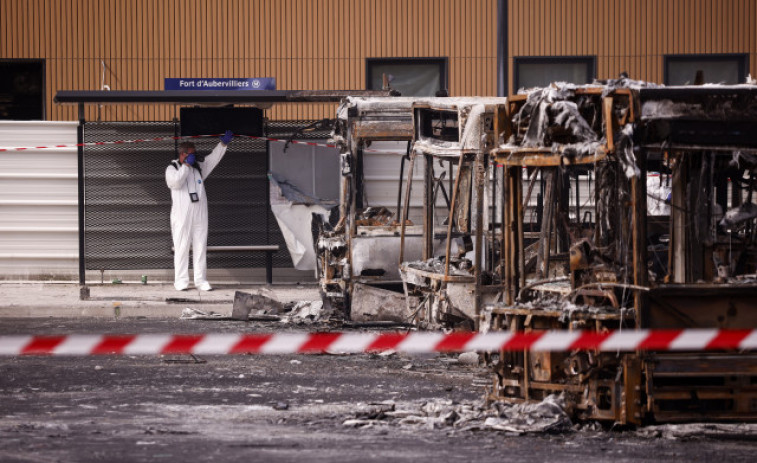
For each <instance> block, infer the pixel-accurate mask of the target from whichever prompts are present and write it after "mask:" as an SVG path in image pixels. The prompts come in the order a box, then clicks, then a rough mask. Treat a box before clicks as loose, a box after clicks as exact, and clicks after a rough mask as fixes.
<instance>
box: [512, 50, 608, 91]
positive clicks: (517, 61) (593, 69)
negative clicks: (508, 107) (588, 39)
mask: <svg viewBox="0 0 757 463" xmlns="http://www.w3.org/2000/svg"><path fill="white" fill-rule="evenodd" d="M574 63H583V64H585V65H586V75H587V76H588V78H589V82H583V83H578V82H576V84H577V85H583V84H584V83H591V82H592V81H593V80H594V79H596V78H597V56H596V55H572V56H564V55H561V56H515V57H513V89H512V91H511V92H510V94H511V95H512V94H514V93H515V92H517V91H518V89H519V88H521V85H520V74H519V73H518V69H519V66H520V65H521V64H574Z"/></svg>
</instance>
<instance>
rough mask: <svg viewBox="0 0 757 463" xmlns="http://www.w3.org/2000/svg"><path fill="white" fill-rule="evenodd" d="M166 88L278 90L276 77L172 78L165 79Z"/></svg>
mask: <svg viewBox="0 0 757 463" xmlns="http://www.w3.org/2000/svg"><path fill="white" fill-rule="evenodd" d="M163 86H164V88H165V90H276V78H274V77H252V78H245V79H234V78H231V79H227V78H223V79H222V78H207V77H201V78H172V77H170V78H169V77H167V78H165V79H164V84H163Z"/></svg>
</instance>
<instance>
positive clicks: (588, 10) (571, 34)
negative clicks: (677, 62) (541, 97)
mask: <svg viewBox="0 0 757 463" xmlns="http://www.w3.org/2000/svg"><path fill="white" fill-rule="evenodd" d="M508 19H509V25H510V28H509V31H508V41H509V43H508V45H509V46H508V50H509V51H508V53H509V57H508V58H509V59H508V62H509V63H508V64H509V69H510V71H509V83H510V86H511V89H512V85H513V63H514V58H515V57H518V56H571V55H592V56H596V59H597V77H598V78H600V79H607V78H616V77H618V75H619V74H620V72H622V71H628V73H629V75H630V76H631V77H632V78H634V79H640V80H647V81H652V82H659V83H662V82H663V56H664V55H667V54H699V53H748V54H749V72H751V74H752V76H757V0H509V5H508Z"/></svg>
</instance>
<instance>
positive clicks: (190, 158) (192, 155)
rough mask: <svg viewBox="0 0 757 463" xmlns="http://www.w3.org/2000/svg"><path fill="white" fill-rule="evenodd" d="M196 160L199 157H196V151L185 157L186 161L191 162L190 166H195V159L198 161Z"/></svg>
mask: <svg viewBox="0 0 757 463" xmlns="http://www.w3.org/2000/svg"><path fill="white" fill-rule="evenodd" d="M196 160H197V158H196V157H195V154H194V153H192V154H190V155H189V156H187V158H186V159H185V160H184V161H185V162H186V163H187V164H189V165H190V166H193V165H195V161H196Z"/></svg>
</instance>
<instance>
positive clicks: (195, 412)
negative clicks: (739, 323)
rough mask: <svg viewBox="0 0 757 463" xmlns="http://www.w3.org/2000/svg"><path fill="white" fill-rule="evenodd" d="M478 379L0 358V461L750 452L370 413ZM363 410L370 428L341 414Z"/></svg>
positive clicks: (422, 366) (24, 324)
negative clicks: (522, 431)
mask: <svg viewBox="0 0 757 463" xmlns="http://www.w3.org/2000/svg"><path fill="white" fill-rule="evenodd" d="M219 305H220V304H219ZM324 329H329V326H328V325H317V324H316V325H311V324H304V323H303V324H282V323H279V322H238V321H219V320H212V321H203V320H179V319H178V318H177V317H170V318H155V317H129V316H124V315H123V314H122V315H121V316H120V317H119V318H115V317H113V316H111V317H109V318H108V317H100V318H94V317H74V318H59V317H42V318H33V317H25V318H8V317H6V318H3V319H2V320H0V334H21V333H24V334H31V333H33V334H72V333H91V334H96V333H135V334H142V333H176V332H181V333H201V332H211V331H212V332H269V331H303V330H304V331H313V330H324ZM488 381H489V373H488V370H487V369H486V368H485V367H483V366H479V365H475V364H474V365H471V364H464V363H461V362H459V361H458V359H457V356H455V355H444V354H440V355H437V354H433V355H418V356H408V355H397V354H392V353H390V352H387V353H384V354H383V355H378V354H356V355H300V356H295V355H266V356H251V355H236V356H207V357H202V358H199V357H191V356H93V357H0V461H4V462H5V461H19V462H54V461H82V462H102V461H108V462H119V461H148V462H163V461H182V462H195V461H197V462H205V461H245V462H249V461H274V462H295V461H296V462H300V461H309V462H332V461H361V462H365V461H408V462H410V461H455V462H459V461H492V462H494V461H496V462H505V461H513V462H537V461H538V462H541V461H557V462H559V461H578V460H583V461H613V462H637V461H661V460H672V461H728V462H738V461H744V462H746V461H749V462H751V461H754V456H755V454H757V453H756V451H757V440H756V439H757V437H756V436H757V434H756V433H755V432H754V429H753V428H749V429H747V431H749V432H742V431H741V430H742V428H739V427H738V426H737V427H734V428H731V429H732V431H727V430H726V432H720V431H718V428H717V427H716V426H714V425H705V426H704V427H702V426H700V427H699V428H696V431H695V432H688V433H686V432H684V433H682V434H678V435H676V434H675V433H671V432H666V431H665V429H664V428H663V429H662V430H661V431H653V432H640V431H638V430H632V429H625V430H620V429H616V430H612V429H610V430H608V429H603V428H602V427H600V426H597V425H587V426H575V427H573V428H570V429H567V430H562V431H561V432H557V433H525V434H520V435H516V434H513V433H512V432H503V431H495V430H491V429H481V428H472V429H471V428H468V429H466V428H458V427H455V426H448V425H444V424H442V423H440V422H439V420H429V421H421V422H415V423H413V422H408V423H405V422H404V421H403V420H397V419H394V420H390V419H381V416H380V413H379V414H378V417H377V416H376V415H377V413H376V407H379V409H383V408H382V407H391V408H392V409H396V410H416V411H418V410H421V409H426V408H428V407H429V405H434V404H443V405H444V404H446V406H467V407H469V408H476V407H483V406H484V403H483V389H484V387H485V385H486V384H487V383H488ZM366 415H370V416H372V417H373V418H375V419H373V420H372V421H371V422H370V423H371V424H370V425H366V426H355V425H353V424H351V423H354V422H355V419H356V418H364V417H365V416H366ZM405 421H406V420H405ZM403 423H404V424H403ZM716 431H717V432H716Z"/></svg>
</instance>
